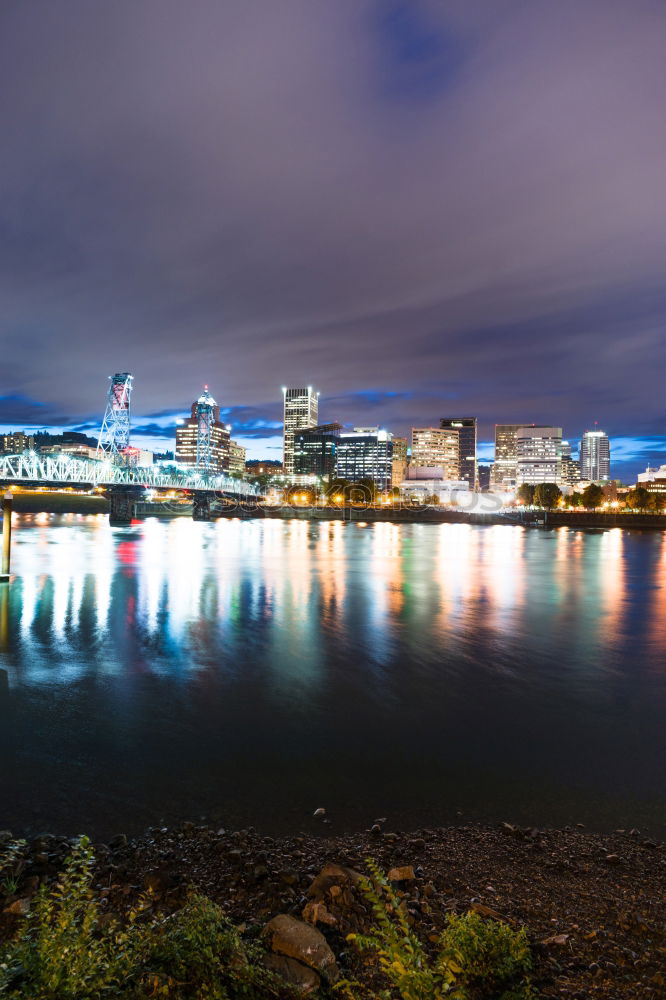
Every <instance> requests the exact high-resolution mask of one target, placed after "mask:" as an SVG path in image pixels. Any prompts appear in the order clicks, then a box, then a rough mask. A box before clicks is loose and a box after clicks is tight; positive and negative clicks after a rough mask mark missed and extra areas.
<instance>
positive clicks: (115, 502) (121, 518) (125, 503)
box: [109, 487, 142, 524]
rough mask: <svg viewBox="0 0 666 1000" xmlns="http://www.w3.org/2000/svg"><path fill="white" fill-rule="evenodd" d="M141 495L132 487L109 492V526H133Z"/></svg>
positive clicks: (139, 491)
mask: <svg viewBox="0 0 666 1000" xmlns="http://www.w3.org/2000/svg"><path fill="white" fill-rule="evenodd" d="M141 493H142V491H141V490H137V489H136V488H134V489H132V488H131V487H130V488H127V487H126V488H124V489H123V488H122V487H121V488H116V489H113V490H109V524H131V523H132V521H133V519H134V515H135V511H136V502H137V500H138V499H139V496H140V495H141Z"/></svg>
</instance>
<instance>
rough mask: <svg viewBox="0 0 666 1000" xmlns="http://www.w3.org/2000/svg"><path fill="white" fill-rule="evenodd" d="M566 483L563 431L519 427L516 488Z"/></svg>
mask: <svg viewBox="0 0 666 1000" xmlns="http://www.w3.org/2000/svg"><path fill="white" fill-rule="evenodd" d="M561 482H562V428H561V427H536V426H533V427H519V428H518V430H517V431H516V485H517V486H522V485H523V484H524V483H527V484H529V485H530V486H537V485H538V484H539V483H557V484H558V485H559V484H560V483H561Z"/></svg>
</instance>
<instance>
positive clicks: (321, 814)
mask: <svg viewBox="0 0 666 1000" xmlns="http://www.w3.org/2000/svg"><path fill="white" fill-rule="evenodd" d="M312 815H313V816H314V818H315V819H323V817H324V816H325V815H326V810H325V809H324V808H322V807H320V808H319V809H315V811H314V812H313V814H312Z"/></svg>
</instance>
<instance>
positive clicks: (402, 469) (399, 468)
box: [391, 437, 407, 489]
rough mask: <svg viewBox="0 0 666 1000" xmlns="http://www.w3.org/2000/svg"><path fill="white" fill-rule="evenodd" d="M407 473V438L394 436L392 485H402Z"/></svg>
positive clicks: (397, 486) (395, 486)
mask: <svg viewBox="0 0 666 1000" xmlns="http://www.w3.org/2000/svg"><path fill="white" fill-rule="evenodd" d="M406 475H407V438H403V437H394V438H393V461H392V463H391V486H392V487H393V488H394V489H397V488H399V487H400V483H401V482H402V481H403V479H404V478H405V476H406Z"/></svg>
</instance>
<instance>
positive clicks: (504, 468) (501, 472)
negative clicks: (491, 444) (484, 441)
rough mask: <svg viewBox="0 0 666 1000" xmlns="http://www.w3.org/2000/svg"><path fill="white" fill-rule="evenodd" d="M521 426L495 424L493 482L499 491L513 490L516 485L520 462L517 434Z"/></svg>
mask: <svg viewBox="0 0 666 1000" xmlns="http://www.w3.org/2000/svg"><path fill="white" fill-rule="evenodd" d="M520 426H521V425H520V424H495V461H494V463H493V472H492V481H493V486H495V487H496V488H497V489H504V490H511V489H513V488H514V486H515V485H516V466H517V461H518V456H517V444H516V432H517V431H518V430H519V428H520Z"/></svg>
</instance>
